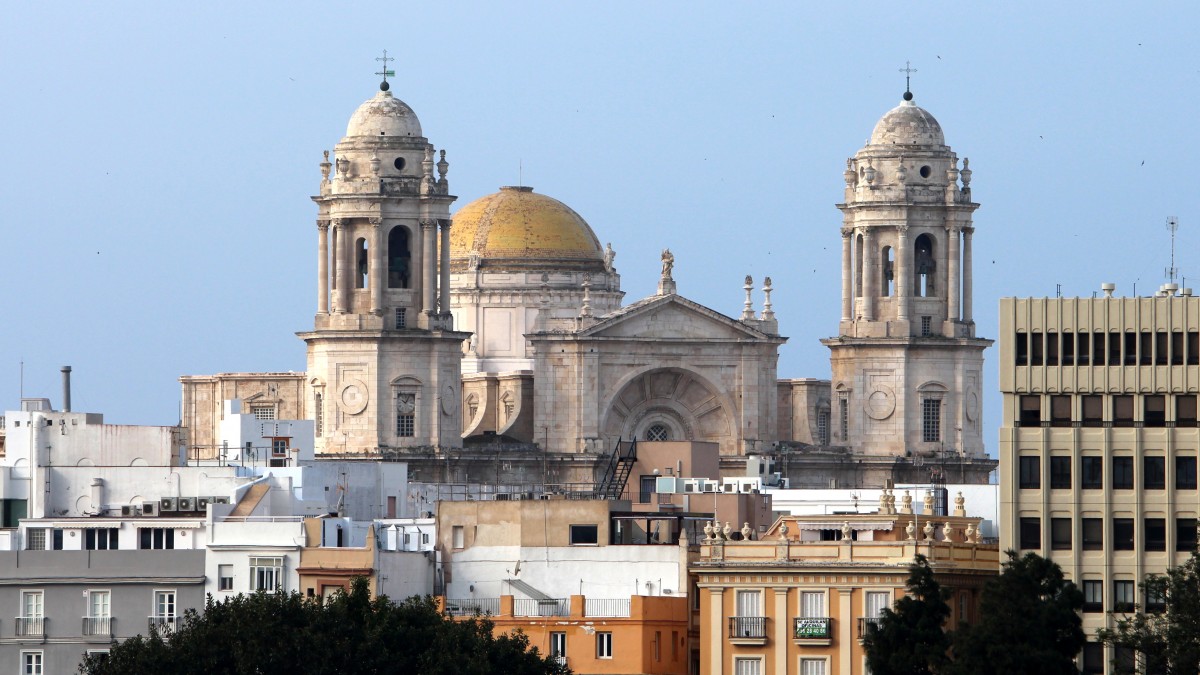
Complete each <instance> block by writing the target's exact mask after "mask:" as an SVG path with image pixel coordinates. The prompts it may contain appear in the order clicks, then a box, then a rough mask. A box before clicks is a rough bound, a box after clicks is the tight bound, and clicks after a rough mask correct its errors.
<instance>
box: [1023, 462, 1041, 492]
mask: <svg viewBox="0 0 1200 675" xmlns="http://www.w3.org/2000/svg"><path fill="white" fill-rule="evenodd" d="M1018 459H1019V464H1020V466H1019V471H1018V473H1019V474H1020V476H1019V478H1018V485H1019V486H1020V488H1021V489H1022V490H1037V489H1040V488H1041V487H1042V458H1041V457H1030V456H1025V457H1019V458H1018Z"/></svg>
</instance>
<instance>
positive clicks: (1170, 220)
mask: <svg viewBox="0 0 1200 675" xmlns="http://www.w3.org/2000/svg"><path fill="white" fill-rule="evenodd" d="M1178 231H1179V218H1177V217H1175V216H1168V217H1167V232H1170V233H1171V266H1170V267H1168V268H1167V269H1166V270H1165V271H1164V274H1165V275H1166V277H1167V281H1168V282H1169V283H1172V284H1173V283H1175V277H1177V276H1179V269H1178V268H1177V267H1175V233H1176V232H1178Z"/></svg>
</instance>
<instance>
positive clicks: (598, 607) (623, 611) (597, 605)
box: [583, 598, 629, 617]
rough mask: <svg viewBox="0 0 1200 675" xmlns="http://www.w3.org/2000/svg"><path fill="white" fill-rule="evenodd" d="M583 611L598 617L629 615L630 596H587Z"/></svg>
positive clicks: (585, 613) (587, 614)
mask: <svg viewBox="0 0 1200 675" xmlns="http://www.w3.org/2000/svg"><path fill="white" fill-rule="evenodd" d="M583 613H584V615H586V616H596V617H623V616H629V598H614V599H607V598H595V599H593V598H586V599H585V600H584V609H583Z"/></svg>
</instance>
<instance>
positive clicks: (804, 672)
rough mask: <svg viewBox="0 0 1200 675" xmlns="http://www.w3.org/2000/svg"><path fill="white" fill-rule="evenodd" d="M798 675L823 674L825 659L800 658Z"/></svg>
mask: <svg viewBox="0 0 1200 675" xmlns="http://www.w3.org/2000/svg"><path fill="white" fill-rule="evenodd" d="M800 675H825V659H800Z"/></svg>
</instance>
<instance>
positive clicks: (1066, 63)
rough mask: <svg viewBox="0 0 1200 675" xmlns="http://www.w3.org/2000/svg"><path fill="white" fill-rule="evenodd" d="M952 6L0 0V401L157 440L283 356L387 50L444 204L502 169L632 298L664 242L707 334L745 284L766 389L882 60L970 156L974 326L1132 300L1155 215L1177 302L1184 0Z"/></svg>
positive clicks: (829, 226)
mask: <svg viewBox="0 0 1200 675" xmlns="http://www.w3.org/2000/svg"><path fill="white" fill-rule="evenodd" d="M976 4H977V3H965V2H953V3H949V2H927V3H913V4H911V5H908V6H905V7H897V6H894V5H888V6H884V5H879V4H878V3H836V4H830V5H821V4H816V3H800V2H787V3H783V2H756V3H703V2H701V3H675V2H672V3H653V4H651V3H625V2H611V3H574V2H572V3H558V2H554V3H551V2H547V3H486V4H485V3H467V2H455V3H408V2H403V3H402V2H387V3H367V2H362V3H352V4H344V3H332V2H288V3H282V2H279V3H268V2H263V3H236V4H234V3H189V4H184V3H132V2H126V3H103V4H101V3H89V4H84V3H24V4H8V5H6V6H5V10H4V15H5V16H4V21H3V22H2V23H0V62H2V63H3V64H4V66H3V68H0V91H2V92H3V98H4V105H3V107H2V108H0V110H3V113H2V116H0V119H3V122H4V124H3V138H4V144H3V149H4V153H5V156H6V159H7V162H6V166H7V171H6V172H5V173H6V175H5V179H4V180H3V181H0V203H2V204H3V209H0V214H2V215H0V218H2V219H3V242H4V244H3V246H2V247H0V274H2V275H3V276H2V279H3V281H4V285H5V287H6V291H7V292H6V296H7V297H8V298H9V300H8V302H7V312H6V315H5V319H4V328H3V330H2V331H0V392H2V395H0V400H2V401H3V405H4V407H5V408H14V407H16V405H17V398H18V395H19V386H20V385H19V372H20V371H19V363H20V362H21V361H22V360H23V361H24V362H25V378H24V390H25V395H26V396H49V397H50V398H52V399H53V401H54V403H55V404H56V405H57V404H58V403H59V400H58V399H59V387H58V367H59V366H60V365H63V364H71V365H72V366H74V368H75V388H74V408H75V409H76V410H88V411H97V412H103V413H105V414H106V418H107V420H108V421H110V422H116V423H136V424H173V423H175V422H177V421H178V418H179V415H178V405H179V385H178V382H177V380H176V378H177V377H178V376H179V375H181V374H204V373H212V372H223V371H241V370H283V371H286V370H302V369H303V368H304V345H303V343H302V342H301V341H300V340H299V339H297V338H296V337H295V336H294V332H296V331H301V330H305V329H307V328H309V327H311V324H312V314H313V312H314V311H315V286H316V281H315V257H316V256H315V243H316V236H315V228H314V216H315V206H314V205H313V204H312V203H311V202H310V200H309V199H308V197H309V195H311V194H313V193H315V192H316V190H317V186H318V181H319V180H320V174H319V171H318V166H317V164H318V162H319V161H320V159H321V151H322V150H325V149H330V148H332V147H333V145H334V144H335V143H336V142H337V141H338V140H339V139H340V138H341V135H342V134H343V133H344V130H345V124H346V121H347V119H348V118H349V116H350V114H351V113H352V112H353V111H354V109H355V108H356V107H357V106H358V104H359V103H360V102H362V101H363V100H365V99H366V98H369V97H370V96H372V95H373V93H374V92H375V88H376V84H377V80H378V78H377V77H376V76H375V75H374V74H373V73H374V72H375V71H376V70H377V69H378V65H379V64H378V63H376V61H375V60H374V59H375V57H377V56H379V54H380V52H381V51H382V50H383V49H388V50H389V53H390V54H391V55H393V56H395V57H397V61H396V62H394V63H393V64H392V67H393V68H394V69H395V70H396V71H397V75H396V77H395V78H393V84H394V88H393V92H394V93H395V94H396V95H397V96H399V97H400V98H402V99H404V100H405V101H406V102H407V103H409V105H411V106H412V107H413V108H414V110H416V112H417V114H418V116H419V117H420V119H421V122H422V125H423V128H424V130H425V134H426V136H428V137H429V139H430V141H431V142H433V143H434V144H435V145H436V146H437V147H438V148H439V149H440V148H445V149H446V150H447V155H448V159H449V160H450V162H451V165H450V174H449V177H450V184H451V188H452V192H454V193H455V194H457V195H459V204H465V203H466V202H468V201H470V200H472V199H474V198H476V197H479V196H482V195H485V194H488V193H490V192H493V191H495V189H496V188H497V187H498V186H500V185H507V184H512V183H516V182H517V181H518V180H519V177H520V176H522V175H523V181H524V183H525V184H527V185H532V186H534V187H535V189H537V190H538V191H539V192H542V193H545V194H548V195H551V196H553V197H555V198H558V199H560V200H562V201H564V202H566V203H567V204H569V205H570V206H572V207H573V208H574V209H575V210H576V211H578V212H579V213H580V214H581V215H583V216H584V218H586V219H587V220H588V222H589V223H590V224H591V225H592V227H593V229H594V230H595V231H596V233H597V235H598V236H599V238H600V240H601V241H603V242H608V241H611V242H612V244H613V247H614V248H615V249H616V251H617V267H618V269H619V271H620V272H621V273H622V276H623V285H624V288H625V290H626V291H627V293H628V295H627V299H628V300H630V301H632V300H635V299H637V298H640V297H643V296H645V295H649V294H651V293H653V292H654V284H655V280H656V277H657V273H658V269H659V264H658V255H659V252H660V251H661V249H663V248H665V247H670V248H671V249H672V251H673V252H674V253H675V257H676V261H677V262H676V265H675V277H676V280H677V281H678V284H679V290H680V292H681V293H682V294H684V295H687V296H689V297H690V298H692V299H694V300H696V301H698V302H701V303H703V304H705V305H708V306H710V307H712V308H714V309H717V310H720V311H723V312H725V313H727V314H732V315H734V316H736V315H737V314H738V313H739V312H740V310H741V302H742V299H743V295H742V290H741V280H742V278H743V277H744V276H745V275H746V274H751V275H753V276H754V278H755V280H756V281H760V280H761V278H762V277H763V276H764V275H769V276H771V277H772V278H773V280H774V283H775V288H776V292H775V294H774V298H773V300H774V304H775V311H776V312H777V314H778V316H779V320H780V325H781V330H782V332H783V333H784V334H786V335H788V336H789V337H790V338H791V340H790V342H789V344H787V345H786V346H785V347H783V349H782V352H781V353H782V358H781V360H780V370H779V374H780V376H781V377H828V374H829V363H828V352H827V351H826V350H825V348H824V347H822V346H821V345H820V344H819V343H818V342H817V340H818V339H819V338H821V337H826V336H829V335H832V334H834V333H835V332H836V330H837V321H838V316H839V311H840V304H839V302H840V300H839V298H840V287H839V278H840V271H839V265H840V237H839V234H838V229H839V226H840V222H841V218H840V213H839V212H838V211H837V209H836V208H835V207H834V204H835V203H836V202H838V201H840V199H841V196H842V191H841V188H842V178H841V172H842V169H843V168H844V161H845V158H846V157H848V156H850V155H852V154H853V153H854V152H855V151H857V150H858V149H859V148H860V147H861V146H862V145H863V143H864V141H865V139H866V138H867V136H868V135H869V134H870V131H871V128H872V127H873V126H874V123H875V121H876V120H877V119H878V118H879V117H880V116H881V115H882V114H883V113H884V112H886V111H887V110H888V109H890V108H891V107H893V106H894V105H896V104H897V103H898V102H899V100H900V94H901V93H902V92H903V90H904V79H903V75H902V74H901V73H900V72H898V71H899V69H900V68H902V67H903V66H904V63H905V61H911V62H912V65H913V67H914V68H916V69H917V71H918V72H917V73H915V74H914V76H913V91H914V92H915V94H916V102H917V103H918V104H919V105H921V106H923V107H925V108H926V109H927V110H929V111H930V112H931V113H933V115H935V116H936V117H937V118H938V120H939V121H940V122H941V123H942V126H943V128H944V130H945V133H946V139H947V142H948V143H949V144H950V145H951V146H952V148H953V149H954V150H955V151H956V152H957V153H958V155H959V156H960V157H964V156H965V157H969V158H970V159H971V168H972V169H973V170H974V179H973V181H972V188H973V194H974V197H975V199H976V201H978V202H979V203H980V204H981V205H982V206H981V208H980V209H979V211H977V212H976V220H975V224H976V227H977V231H976V235H975V255H976V257H975V270H976V283H975V308H976V309H975V312H976V320H977V323H978V334H979V335H981V336H985V337H993V338H994V337H996V306H997V299H998V298H1000V297H1002V296H1047V295H1049V296H1052V295H1054V293H1055V291H1056V284H1061V285H1062V290H1063V293H1064V294H1067V295H1090V294H1091V293H1092V292H1093V291H1094V290H1096V289H1098V288H1099V285H1100V283H1102V282H1105V281H1112V282H1115V283H1116V284H1117V287H1118V293H1121V294H1132V293H1133V285H1134V284H1135V283H1136V284H1137V292H1138V293H1139V294H1146V293H1149V292H1152V290H1153V289H1154V288H1155V287H1157V286H1158V285H1159V284H1161V283H1162V282H1163V268H1164V267H1166V266H1167V265H1168V262H1169V260H1168V258H1169V238H1168V235H1167V232H1166V229H1165V227H1164V223H1165V221H1166V218H1167V217H1168V216H1177V217H1178V218H1179V220H1180V222H1181V229H1180V231H1179V235H1178V242H1177V263H1176V264H1177V267H1179V268H1181V270H1182V272H1183V274H1184V275H1185V276H1186V275H1189V274H1190V275H1194V278H1196V280H1197V282H1196V284H1195V285H1196V286H1197V287H1200V261H1197V259H1196V253H1195V252H1196V247H1197V242H1198V241H1200V204H1198V200H1197V197H1196V195H1197V190H1196V188H1195V183H1196V178H1195V172H1196V170H1195V168H1194V167H1193V166H1192V165H1193V163H1194V162H1195V159H1194V155H1195V154H1196V150H1197V145H1198V143H1197V141H1200V131H1197V129H1200V127H1198V126H1197V125H1196V122H1195V119H1196V117H1197V114H1198V113H1200V94H1198V93H1197V92H1198V91H1200V56H1197V52H1196V51H1195V49H1194V47H1193V46H1192V43H1193V39H1194V35H1193V33H1194V31H1195V27H1196V26H1197V25H1200V4H1198V3H1195V2H1177V3H1117V2H1111V3H1103V2H1101V3H1096V2H1092V3H1073V2H1072V3H1046V2H1039V3H1025V2H1003V3H988V4H989V5H990V6H987V7H977V6H975V5H976ZM980 4H981V3H980ZM519 167H520V169H519ZM519 171H520V172H521V173H519ZM1189 285H1192V284H1191V283H1190V282H1189ZM756 302H761V298H760V297H758V298H756ZM993 351H994V350H991V351H989V352H988V356H987V359H988V366H987V375H986V379H987V382H986V383H985V387H986V388H987V389H988V390H989V392H990V393H989V396H987V397H986V400H985V405H986V411H985V414H986V424H987V430H986V431H985V434H986V435H985V438H986V440H987V442H988V445H989V449H990V450H991V451H992V452H993V453H994V452H995V439H996V429H997V428H998V422H999V420H998V418H999V414H1000V409H999V396H998V394H996V393H995V391H994V389H995V386H996V377H995V366H996V361H997V359H996V356H995V355H994V354H993V353H992V352H993Z"/></svg>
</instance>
